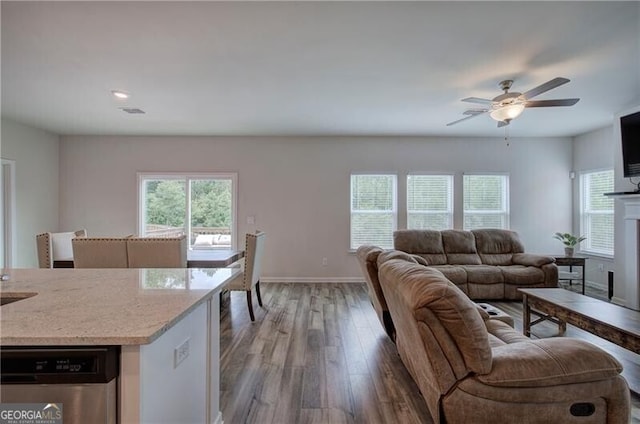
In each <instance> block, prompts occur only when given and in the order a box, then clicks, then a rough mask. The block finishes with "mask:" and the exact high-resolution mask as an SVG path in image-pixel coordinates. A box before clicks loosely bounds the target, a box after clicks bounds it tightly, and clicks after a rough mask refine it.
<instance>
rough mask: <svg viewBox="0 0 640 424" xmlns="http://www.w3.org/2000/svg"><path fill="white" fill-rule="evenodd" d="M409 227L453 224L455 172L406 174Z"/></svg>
mask: <svg viewBox="0 0 640 424" xmlns="http://www.w3.org/2000/svg"><path fill="white" fill-rule="evenodd" d="M407 228H409V229H418V230H446V229H448V228H453V175H407Z"/></svg>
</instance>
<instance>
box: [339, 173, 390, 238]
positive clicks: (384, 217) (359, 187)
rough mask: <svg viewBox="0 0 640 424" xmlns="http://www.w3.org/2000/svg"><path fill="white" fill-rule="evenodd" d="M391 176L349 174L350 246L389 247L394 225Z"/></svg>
mask: <svg viewBox="0 0 640 424" xmlns="http://www.w3.org/2000/svg"><path fill="white" fill-rule="evenodd" d="M396 187H397V184H396V176H395V175H351V243H350V245H351V249H357V248H358V247H360V246H361V245H363V244H373V245H376V246H379V247H382V248H391V247H393V232H394V231H395V229H396V228H397V218H398V214H397V209H396V203H397V196H396Z"/></svg>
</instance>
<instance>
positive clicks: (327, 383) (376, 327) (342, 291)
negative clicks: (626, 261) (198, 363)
mask: <svg viewBox="0 0 640 424" xmlns="http://www.w3.org/2000/svg"><path fill="white" fill-rule="evenodd" d="M587 290H589V287H587ZM261 292H262V299H263V302H264V307H263V308H260V307H256V308H255V314H256V321H255V322H254V323H251V321H250V319H249V313H248V310H247V304H246V297H245V295H244V293H240V292H237V293H236V292H234V293H231V294H226V295H225V296H224V297H223V300H222V313H221V324H220V325H221V341H220V351H221V363H220V366H221V381H220V388H221V409H222V414H223V419H224V422H225V423H234V424H235V423H260V424H263V423H264V424H268V423H277V424H280V423H283V424H284V423H287V424H288V423H328V424H329V423H330V424H334V423H403V424H405V423H432V422H433V421H432V419H431V416H430V415H429V411H428V410H427V407H426V405H425V403H424V400H423V398H422V396H421V395H420V393H419V391H418V388H417V386H416V385H415V384H414V382H413V380H412V379H411V377H410V376H409V374H408V373H407V371H406V369H405V368H404V365H403V364H402V362H401V361H400V357H399V356H398V354H397V351H396V349H395V345H394V344H393V343H392V342H391V341H390V340H389V338H388V337H387V336H386V334H385V333H384V331H383V329H382V326H381V325H380V323H379V321H378V319H377V316H376V314H375V312H374V310H373V308H372V306H371V304H370V302H369V298H368V296H367V293H366V288H365V286H364V283H362V284H353V283H345V284H334V283H319V284H307V283H262V284H261ZM587 293H589V291H588V292H587ZM599 295H601V293H600V294H599ZM256 303H257V302H254V305H256ZM490 303H492V304H494V305H496V306H498V307H499V308H501V309H503V310H504V311H506V312H508V313H509V314H511V315H512V316H513V317H514V319H515V321H516V329H518V330H520V331H521V330H522V305H521V303H520V302H490ZM256 306H257V305H256ZM554 331H555V333H554ZM534 333H535V334H536V335H538V336H540V337H552V336H554V334H556V333H557V328H554V326H553V325H552V324H550V323H549V324H547V323H543V324H540V325H537V326H535V327H534ZM567 335H568V336H571V337H580V338H585V339H587V340H589V341H590V342H593V343H595V344H597V345H599V346H601V347H603V348H604V349H606V350H608V351H610V352H611V353H612V354H613V355H614V356H616V358H618V359H619V360H620V361H621V362H622V363H623V365H624V367H625V377H626V378H627V380H628V381H629V384H630V386H632V387H636V386H637V387H640V359H639V358H638V355H636V354H633V353H631V352H628V351H626V350H624V349H621V348H618V347H617V346H615V345H612V344H611V343H608V342H606V341H604V340H601V339H598V338H597V337H595V336H592V335H590V334H588V333H585V332H583V331H581V330H579V329H576V328H574V327H572V326H568V329H567ZM632 403H633V411H632V414H633V418H632V422H633V423H638V424H640V400H639V398H638V397H637V396H635V395H632Z"/></svg>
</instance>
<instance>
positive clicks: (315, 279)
mask: <svg viewBox="0 0 640 424" xmlns="http://www.w3.org/2000/svg"><path fill="white" fill-rule="evenodd" d="M260 282H262V283H364V280H363V279H362V278H360V277H263V278H261V279H260Z"/></svg>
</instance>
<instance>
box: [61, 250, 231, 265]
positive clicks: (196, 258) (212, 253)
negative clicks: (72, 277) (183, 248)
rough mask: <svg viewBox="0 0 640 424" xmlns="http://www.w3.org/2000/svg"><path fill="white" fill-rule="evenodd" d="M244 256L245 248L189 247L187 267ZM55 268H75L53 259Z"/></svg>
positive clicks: (214, 263) (70, 263) (221, 263)
mask: <svg viewBox="0 0 640 424" xmlns="http://www.w3.org/2000/svg"><path fill="white" fill-rule="evenodd" d="M243 257H244V250H234V249H189V250H187V268H226V267H228V266H230V265H232V264H234V263H235V262H238V261H239V260H240V259H242V258H243ZM53 267H54V268H73V261H72V260H66V261H53Z"/></svg>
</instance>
